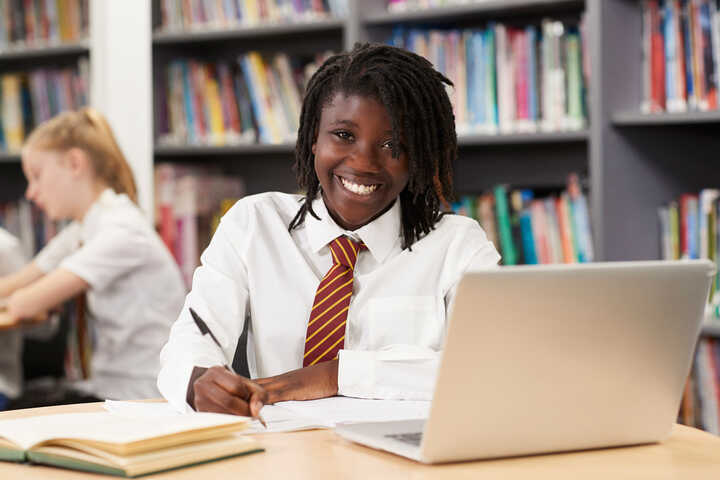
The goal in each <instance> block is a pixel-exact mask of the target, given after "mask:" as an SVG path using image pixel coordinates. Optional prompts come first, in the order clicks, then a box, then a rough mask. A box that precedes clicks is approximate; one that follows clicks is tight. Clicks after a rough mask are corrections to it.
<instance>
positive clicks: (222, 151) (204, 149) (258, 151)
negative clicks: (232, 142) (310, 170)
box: [155, 143, 295, 158]
mask: <svg viewBox="0 0 720 480" xmlns="http://www.w3.org/2000/svg"><path fill="white" fill-rule="evenodd" d="M294 150H295V144H294V143H280V144H262V143H257V144H250V145H238V146H228V147H213V146H204V145H198V146H190V145H187V146H185V145H184V146H178V147H170V146H156V147H155V157H158V158H159V157H191V156H206V155H207V156H225V155H238V156H246V155H276V154H287V155H292V153H293V151H294Z"/></svg>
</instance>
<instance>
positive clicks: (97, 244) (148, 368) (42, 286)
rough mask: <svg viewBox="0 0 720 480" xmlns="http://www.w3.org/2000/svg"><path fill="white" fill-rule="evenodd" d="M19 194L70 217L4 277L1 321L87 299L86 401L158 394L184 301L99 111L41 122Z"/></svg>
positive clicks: (81, 387)
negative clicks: (165, 351)
mask: <svg viewBox="0 0 720 480" xmlns="http://www.w3.org/2000/svg"><path fill="white" fill-rule="evenodd" d="M22 168H23V172H24V173H25V176H26V177H27V181H28V186H27V191H26V193H25V196H26V197H27V198H28V199H29V200H31V201H32V202H34V203H35V204H37V205H38V207H40V208H41V209H42V210H43V211H44V212H45V213H46V215H47V216H48V217H49V218H50V219H52V220H69V221H70V224H69V225H68V226H67V227H65V228H64V229H63V230H62V231H61V232H60V233H59V234H58V235H57V236H56V237H55V238H54V239H53V240H51V241H50V242H49V243H48V245H47V246H46V247H45V248H44V249H43V250H42V251H41V252H40V253H38V255H37V256H36V257H35V258H34V259H33V260H32V261H31V262H30V263H29V264H28V265H26V266H25V267H24V268H22V269H21V270H20V271H18V272H17V273H15V274H12V275H8V276H6V277H0V298H3V297H6V298H7V312H6V315H7V317H8V318H7V319H6V320H8V321H9V322H11V323H12V322H14V324H18V325H19V324H20V323H21V322H22V320H23V319H32V318H42V316H43V314H44V312H46V311H48V310H49V309H52V308H53V307H55V306H57V305H59V304H61V303H62V302H64V301H66V300H68V299H71V298H73V297H76V296H77V295H78V294H82V293H85V294H86V299H87V302H86V305H87V308H86V313H87V315H86V317H87V319H88V324H89V330H90V333H91V337H92V339H93V341H92V343H93V353H92V362H91V367H92V370H91V374H90V378H89V379H88V380H87V381H85V382H81V383H79V384H77V385H74V388H75V389H76V390H72V391H71V392H72V394H71V399H74V398H75V394H76V393H81V394H85V395H87V396H88V398H89V399H92V398H112V399H120V398H146V397H153V396H157V395H158V391H157V389H156V387H155V377H156V375H157V372H158V370H159V364H158V353H159V351H160V348H161V347H162V345H163V343H164V342H165V341H166V340H167V336H168V331H169V327H170V324H171V323H172V321H173V320H174V319H175V318H177V315H178V312H179V311H180V309H181V307H182V304H183V298H184V295H185V291H184V287H183V284H182V280H181V276H180V272H179V270H178V268H177V266H176V265H175V263H174V261H173V259H172V257H171V255H170V253H169V252H168V250H167V249H166V248H165V246H164V245H163V243H162V241H161V240H160V238H159V237H158V235H157V233H156V232H155V231H154V230H153V228H152V226H151V225H150V223H149V222H148V220H147V219H146V218H145V217H144V215H143V214H142V212H141V211H140V209H139V208H138V207H137V205H136V199H137V192H136V187H135V181H134V179H133V175H132V171H131V170H130V167H129V165H128V163H127V161H126V160H125V157H124V155H123V153H122V151H121V150H120V148H119V146H118V144H117V142H116V140H115V136H114V135H113V132H112V130H111V128H110V126H109V124H108V122H107V121H106V120H105V119H104V118H103V116H102V115H101V114H99V113H98V112H97V111H95V110H93V109H91V108H85V109H82V110H79V111H73V112H66V113H62V114H60V115H58V116H57V117H55V118H53V119H51V120H49V121H47V122H45V123H43V124H41V125H40V126H38V127H37V129H36V130H35V131H34V132H33V133H32V134H31V135H30V137H29V138H28V140H27V142H26V144H25V146H24V148H23V151H22Z"/></svg>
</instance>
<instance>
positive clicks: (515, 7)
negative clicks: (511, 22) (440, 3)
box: [361, 0, 585, 26]
mask: <svg viewBox="0 0 720 480" xmlns="http://www.w3.org/2000/svg"><path fill="white" fill-rule="evenodd" d="M584 4H585V2H584V1H583V0H486V1H484V2H478V3H471V4H460V5H451V6H447V7H436V8H427V9H423V10H409V11H407V12H393V13H390V12H382V13H374V14H370V15H368V16H367V17H365V18H364V19H362V20H361V21H362V23H363V24H365V25H366V26H379V25H387V24H392V23H410V22H438V21H450V20H453V19H457V18H462V17H465V16H467V15H484V14H488V15H489V14H497V13H502V14H503V16H506V15H507V14H508V13H515V12H518V13H519V12H525V11H533V10H534V11H540V12H544V11H546V10H547V9H549V8H553V9H556V8H565V7H578V8H579V7H582V6H583V5H584Z"/></svg>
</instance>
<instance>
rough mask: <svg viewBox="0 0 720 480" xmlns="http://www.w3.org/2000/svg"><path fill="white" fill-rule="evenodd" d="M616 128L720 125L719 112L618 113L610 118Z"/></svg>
mask: <svg viewBox="0 0 720 480" xmlns="http://www.w3.org/2000/svg"><path fill="white" fill-rule="evenodd" d="M612 123H613V125H615V126H618V127H636V126H637V127H642V126H653V125H691V124H696V123H720V111H717V110H715V111H712V112H685V113H652V114H649V113H648V114H646V113H640V112H620V113H616V114H615V115H613V117H612Z"/></svg>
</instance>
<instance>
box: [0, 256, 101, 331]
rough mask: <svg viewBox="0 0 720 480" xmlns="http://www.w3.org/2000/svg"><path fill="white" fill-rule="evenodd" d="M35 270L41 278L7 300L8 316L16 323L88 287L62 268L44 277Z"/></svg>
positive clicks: (35, 315) (34, 315)
mask: <svg viewBox="0 0 720 480" xmlns="http://www.w3.org/2000/svg"><path fill="white" fill-rule="evenodd" d="M31 265H32V264H31ZM35 269H36V270H37V271H38V272H40V273H41V275H40V276H41V277H42V278H39V280H37V281H35V282H33V283H30V284H29V285H27V286H25V287H22V288H20V289H18V290H16V291H15V293H13V294H12V295H11V296H10V299H9V300H8V304H7V311H8V314H9V315H10V316H11V317H12V318H13V319H14V320H16V321H17V320H20V319H23V318H35V317H37V316H38V315H39V314H42V313H44V312H46V311H48V310H50V309H51V308H52V307H54V306H56V305H59V304H61V303H62V302H64V301H65V300H69V299H71V298H73V297H74V296H76V295H77V294H79V293H81V292H84V291H86V290H87V289H88V288H89V287H90V286H89V285H88V283H87V282H86V281H85V280H83V279H82V278H80V277H79V276H77V275H75V274H74V273H72V272H70V271H68V270H65V269H63V268H58V269H56V270H53V271H52V272H50V273H48V274H47V275H45V276H42V272H41V271H40V269H39V268H37V267H35ZM23 270H24V269H23ZM21 272H22V270H21Z"/></svg>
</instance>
